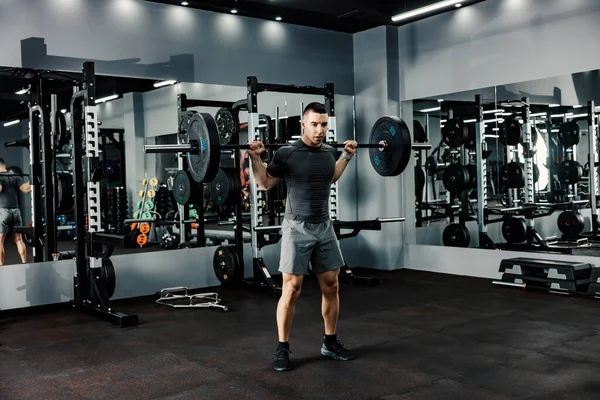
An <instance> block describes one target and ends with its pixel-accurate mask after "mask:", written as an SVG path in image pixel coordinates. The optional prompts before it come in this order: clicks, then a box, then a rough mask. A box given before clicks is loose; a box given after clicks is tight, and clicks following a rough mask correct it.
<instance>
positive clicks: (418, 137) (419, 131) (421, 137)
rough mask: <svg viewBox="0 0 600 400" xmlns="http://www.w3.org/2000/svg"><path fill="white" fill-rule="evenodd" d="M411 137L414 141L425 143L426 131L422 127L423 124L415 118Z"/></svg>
mask: <svg viewBox="0 0 600 400" xmlns="http://www.w3.org/2000/svg"><path fill="white" fill-rule="evenodd" d="M413 139H414V141H415V142H416V143H426V142H427V133H426V132H425V129H424V128H423V125H421V123H420V122H419V121H417V120H416V119H413Z"/></svg>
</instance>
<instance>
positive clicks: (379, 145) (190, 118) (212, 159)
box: [144, 112, 431, 183]
mask: <svg viewBox="0 0 600 400" xmlns="http://www.w3.org/2000/svg"><path fill="white" fill-rule="evenodd" d="M179 135H180V138H181V139H182V141H183V143H181V144H165V145H145V146H144V152H145V153H185V154H187V160H188V163H187V164H188V170H187V172H188V173H189V174H190V176H191V178H192V179H193V180H194V181H195V182H197V183H207V182H211V181H212V180H213V179H214V178H215V177H216V176H217V173H218V172H219V167H220V162H221V150H224V149H232V150H241V149H249V148H250V147H249V145H247V144H246V145H241V144H227V145H221V143H220V140H219V137H220V135H222V134H221V133H220V132H219V128H218V126H217V123H216V122H215V119H214V118H213V117H212V115H210V114H207V113H198V112H192V113H189V114H187V115H185V118H182V122H181V123H180V128H179ZM287 145H288V144H284V143H274V144H265V148H267V149H278V148H281V147H283V146H287ZM329 145H330V146H333V147H334V148H343V147H344V144H342V143H331V144H329ZM358 148H368V149H369V157H370V160H371V165H372V166H373V168H374V169H375V171H376V172H377V173H378V174H379V175H381V176H397V175H400V174H401V173H402V172H403V171H404V170H405V169H406V166H407V165H408V162H409V160H410V157H411V151H412V150H426V149H430V148H431V144H428V143H412V142H411V135H410V131H409V129H408V126H407V125H406V123H405V122H404V121H403V120H402V119H400V118H397V117H381V118H379V119H378V120H377V121H376V122H375V124H374V125H373V127H372V129H371V135H370V138H369V143H367V144H359V145H358Z"/></svg>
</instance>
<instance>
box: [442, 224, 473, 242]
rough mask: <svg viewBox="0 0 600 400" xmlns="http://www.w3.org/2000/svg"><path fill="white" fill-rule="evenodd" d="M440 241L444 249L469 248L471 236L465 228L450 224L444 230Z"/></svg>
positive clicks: (460, 225)
mask: <svg viewBox="0 0 600 400" xmlns="http://www.w3.org/2000/svg"><path fill="white" fill-rule="evenodd" d="M442 241H443V242H444V246H446V247H469V244H471V234H470V233H469V229H468V228H467V227H466V226H464V225H462V224H456V223H452V224H450V225H448V226H446V228H444V233H443V234H442Z"/></svg>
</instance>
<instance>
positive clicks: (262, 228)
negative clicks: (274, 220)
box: [254, 225, 281, 232]
mask: <svg viewBox="0 0 600 400" xmlns="http://www.w3.org/2000/svg"><path fill="white" fill-rule="evenodd" d="M279 229H281V225H274V226H256V227H254V230H255V231H256V232H260V231H278V230H279Z"/></svg>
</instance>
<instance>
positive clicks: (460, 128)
mask: <svg viewBox="0 0 600 400" xmlns="http://www.w3.org/2000/svg"><path fill="white" fill-rule="evenodd" d="M442 137H443V138H444V142H445V143H446V144H447V145H448V146H450V147H451V148H453V149H457V148H459V147H460V146H462V145H463V144H465V143H466V142H467V139H468V138H469V128H468V127H467V125H466V124H465V123H464V122H463V121H461V120H459V119H456V118H454V119H450V120H448V121H446V122H445V123H444V127H443V128H442Z"/></svg>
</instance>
